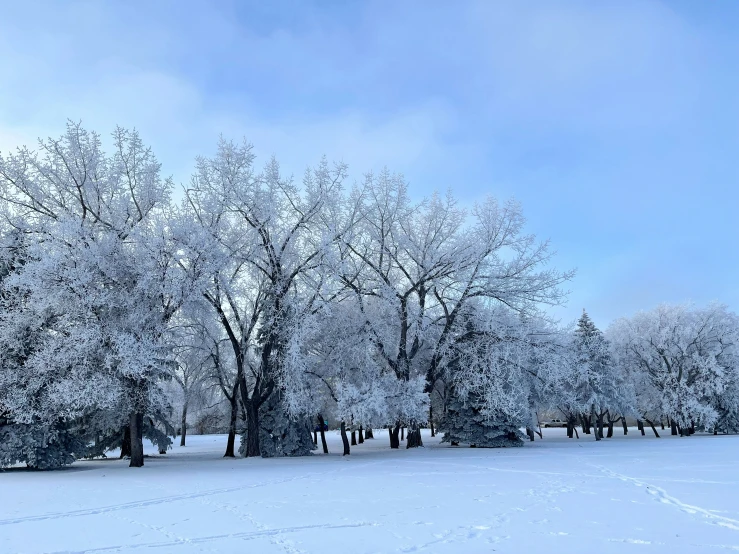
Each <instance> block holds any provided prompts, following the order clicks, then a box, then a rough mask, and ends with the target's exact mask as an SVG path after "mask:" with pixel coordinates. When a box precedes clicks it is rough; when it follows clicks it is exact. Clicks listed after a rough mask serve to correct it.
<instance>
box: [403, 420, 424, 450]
mask: <svg viewBox="0 0 739 554" xmlns="http://www.w3.org/2000/svg"><path fill="white" fill-rule="evenodd" d="M419 446H423V439H422V438H421V427H419V425H418V423H416V422H413V423H411V425H410V426H409V427H408V442H407V444H406V446H405V447H406V448H418V447H419Z"/></svg>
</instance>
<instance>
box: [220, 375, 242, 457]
mask: <svg viewBox="0 0 739 554" xmlns="http://www.w3.org/2000/svg"><path fill="white" fill-rule="evenodd" d="M232 392H233V394H232V395H231V398H229V399H228V400H229V402H230V403H231V417H230V419H229V420H228V440H227V441H226V453H225V454H224V455H223V457H224V458H235V457H236V453H235V446H236V422H237V421H238V419H239V397H238V396H237V395H238V394H239V382H238V381H236V384H235V385H234V388H233V391H232Z"/></svg>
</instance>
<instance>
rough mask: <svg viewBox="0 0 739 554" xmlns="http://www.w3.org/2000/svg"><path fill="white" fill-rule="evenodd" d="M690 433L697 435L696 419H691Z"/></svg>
mask: <svg viewBox="0 0 739 554" xmlns="http://www.w3.org/2000/svg"><path fill="white" fill-rule="evenodd" d="M690 434H691V435H695V421H693V420H692V419H691V420H690Z"/></svg>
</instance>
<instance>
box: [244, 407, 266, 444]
mask: <svg viewBox="0 0 739 554" xmlns="http://www.w3.org/2000/svg"><path fill="white" fill-rule="evenodd" d="M261 455H262V452H261V450H260V449H259V407H258V406H256V405H255V404H254V402H253V401H252V400H249V401H247V403H246V457H247V458H253V457H258V456H261Z"/></svg>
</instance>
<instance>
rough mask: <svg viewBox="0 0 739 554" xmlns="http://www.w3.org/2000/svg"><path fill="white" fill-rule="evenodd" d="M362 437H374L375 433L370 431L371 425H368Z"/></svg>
mask: <svg viewBox="0 0 739 554" xmlns="http://www.w3.org/2000/svg"><path fill="white" fill-rule="evenodd" d="M364 438H365V439H374V438H375V435H374V434H373V433H372V427H368V428H367V430H366V431H365V432H364Z"/></svg>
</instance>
